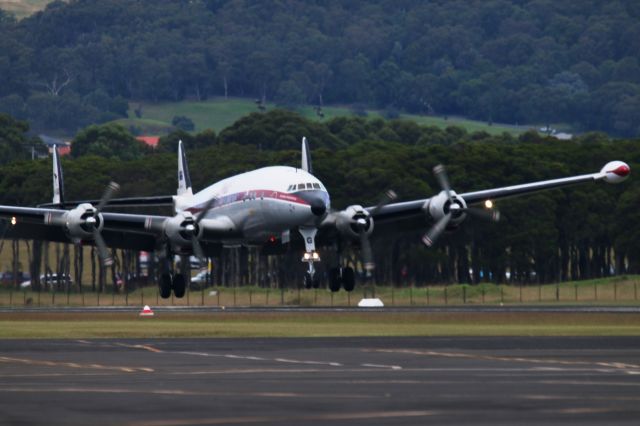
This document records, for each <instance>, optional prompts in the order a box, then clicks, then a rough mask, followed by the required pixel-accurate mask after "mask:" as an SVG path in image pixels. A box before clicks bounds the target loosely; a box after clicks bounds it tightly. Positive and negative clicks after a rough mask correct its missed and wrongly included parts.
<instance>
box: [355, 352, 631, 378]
mask: <svg viewBox="0 0 640 426" xmlns="http://www.w3.org/2000/svg"><path fill="white" fill-rule="evenodd" d="M366 351H371V352H382V353H398V354H410V355H425V356H437V357H444V358H468V359H480V360H486V361H506V362H526V363H532V364H558V365H569V366H598V367H608V368H612V369H615V370H623V371H625V372H627V373H629V372H630V371H633V374H638V372H640V365H637V364H626V363H621V362H589V361H566V360H558V359H538V358H522V357H505V356H495V355H479V354H469V353H464V352H437V351H419V350H412V349H372V350H371V349H367V350H366Z"/></svg>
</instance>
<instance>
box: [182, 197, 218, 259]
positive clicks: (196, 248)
mask: <svg viewBox="0 0 640 426" xmlns="http://www.w3.org/2000/svg"><path fill="white" fill-rule="evenodd" d="M215 201H216V199H215V198H210V199H209V200H207V202H206V203H205V205H204V207H203V208H202V210H201V211H200V212H199V213H198V215H197V216H196V218H195V221H194V223H193V224H188V225H187V226H186V227H185V231H186V232H188V233H190V234H191V246H192V248H193V254H194V255H195V256H196V257H197V258H198V260H199V261H200V264H201V265H202V264H205V263H206V257H205V255H204V250H203V249H202V245H201V244H200V241H199V240H198V235H197V234H198V224H199V223H200V221H201V220H202V219H204V217H205V216H206V214H207V213H208V212H209V210H211V208H212V207H213V203H215Z"/></svg>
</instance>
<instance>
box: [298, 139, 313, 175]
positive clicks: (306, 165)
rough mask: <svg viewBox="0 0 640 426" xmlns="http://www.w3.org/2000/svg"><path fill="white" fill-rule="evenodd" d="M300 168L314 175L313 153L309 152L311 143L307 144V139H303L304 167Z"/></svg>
mask: <svg viewBox="0 0 640 426" xmlns="http://www.w3.org/2000/svg"><path fill="white" fill-rule="evenodd" d="M300 168H301V169H302V170H304V171H305V172H307V173H311V174H313V167H311V151H309V143H308V142H307V138H306V137H303V138H302V165H301V166H300Z"/></svg>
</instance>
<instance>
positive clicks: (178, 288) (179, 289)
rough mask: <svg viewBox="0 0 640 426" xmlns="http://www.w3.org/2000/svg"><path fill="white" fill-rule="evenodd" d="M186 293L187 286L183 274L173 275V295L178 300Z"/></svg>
mask: <svg viewBox="0 0 640 426" xmlns="http://www.w3.org/2000/svg"><path fill="white" fill-rule="evenodd" d="M186 291H187V285H186V282H185V280H184V275H183V274H175V275H174V276H173V294H174V295H175V296H176V297H177V298H178V299H180V298H181V297H184V293H185V292H186Z"/></svg>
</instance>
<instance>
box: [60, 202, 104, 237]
mask: <svg viewBox="0 0 640 426" xmlns="http://www.w3.org/2000/svg"><path fill="white" fill-rule="evenodd" d="M58 220H61V221H63V222H64V228H65V232H66V233H67V235H68V236H69V238H71V239H72V240H74V241H82V240H92V239H93V232H94V229H95V230H98V231H101V230H102V226H103V220H102V215H101V214H100V213H98V212H97V210H96V209H95V207H93V206H92V205H91V204H88V203H83V204H80V205H79V206H78V207H76V208H74V209H72V210H69V211H68V212H66V213H65V214H64V215H62V217H61V218H60V219H58Z"/></svg>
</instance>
